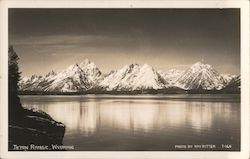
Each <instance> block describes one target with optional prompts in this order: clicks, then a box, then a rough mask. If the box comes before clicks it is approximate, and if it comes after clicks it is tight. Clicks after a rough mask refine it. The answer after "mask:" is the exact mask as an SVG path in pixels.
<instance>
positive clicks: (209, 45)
mask: <svg viewBox="0 0 250 159" xmlns="http://www.w3.org/2000/svg"><path fill="white" fill-rule="evenodd" d="M239 20H240V14H239V10H238V9H10V10H9V44H11V45H13V46H14V49H15V50H16V52H17V54H18V55H19V57H20V61H19V64H20V69H21V71H22V74H23V76H28V75H31V74H41V75H44V74H46V73H47V72H49V71H51V70H55V71H56V70H61V69H65V68H66V67H68V66H69V65H71V64H74V63H79V62H81V61H83V60H84V59H85V58H88V59H90V60H91V61H93V62H94V63H95V64H96V65H97V66H98V67H99V69H100V70H101V71H103V72H108V71H110V70H112V69H120V68H121V67H123V66H124V65H126V64H131V63H138V64H144V63H147V64H149V65H151V66H153V67H154V68H155V69H157V70H159V69H161V70H168V69H171V68H178V69H185V68H187V67H189V66H191V65H192V64H194V63H195V62H197V61H204V63H208V64H211V65H212V66H213V67H214V68H215V69H217V70H218V71H219V72H221V73H232V74H239V73H240V30H239V29H240V24H239Z"/></svg>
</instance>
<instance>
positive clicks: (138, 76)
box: [99, 64, 166, 91]
mask: <svg viewBox="0 0 250 159" xmlns="http://www.w3.org/2000/svg"><path fill="white" fill-rule="evenodd" d="M165 85H166V81H165V80H164V79H163V78H162V77H161V76H160V74H159V73H157V72H156V71H155V70H154V69H153V68H152V67H151V66H149V65H147V64H144V65H143V66H140V65H138V64H131V65H126V66H125V67H123V68H122V69H120V70H118V71H113V72H112V73H110V74H109V76H107V77H105V78H104V79H103V81H101V82H100V84H99V86H101V87H103V88H106V89H107V90H108V91H110V90H119V91H122V90H126V91H131V90H146V89H161V88H165Z"/></svg>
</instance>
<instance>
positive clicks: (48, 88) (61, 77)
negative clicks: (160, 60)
mask: <svg viewBox="0 0 250 159" xmlns="http://www.w3.org/2000/svg"><path fill="white" fill-rule="evenodd" d="M183 93H205V94H214V93H223V94H235V93H240V76H239V75H238V76H237V75H230V74H220V73H219V72H218V71H216V70H215V69H214V68H212V66H211V65H208V64H203V63H201V62H197V63H195V64H194V65H192V66H191V67H190V68H188V69H186V70H176V69H171V70H169V71H156V70H155V69H154V68H153V67H151V66H150V65H147V64H144V65H138V64H131V65H126V66H124V67H123V68H122V69H120V70H116V71H111V72H110V73H109V74H103V73H101V71H100V70H99V69H98V67H97V66H96V65H95V64H94V63H93V62H91V61H89V60H88V59H86V60H84V61H83V62H82V63H80V64H74V65H71V66H69V67H68V68H66V69H65V70H62V71H59V72H54V71H51V72H49V73H48V74H47V75H45V76H39V75H32V76H31V77H23V78H21V81H20V82H19V94H38V95H39V94H41V95H44V94H48V95H53V94H54V95H64V94H65V95H78V94H183Z"/></svg>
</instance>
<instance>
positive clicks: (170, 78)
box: [158, 69, 184, 85]
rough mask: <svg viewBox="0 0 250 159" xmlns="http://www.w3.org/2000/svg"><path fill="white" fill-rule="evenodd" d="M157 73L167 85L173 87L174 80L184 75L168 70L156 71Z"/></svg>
mask: <svg viewBox="0 0 250 159" xmlns="http://www.w3.org/2000/svg"><path fill="white" fill-rule="evenodd" d="M158 73H159V74H160V75H161V76H162V77H163V78H164V79H165V81H167V82H169V84H171V85H173V84H174V83H175V82H176V80H177V79H178V78H179V77H180V76H181V75H182V74H183V73H184V71H183V70H177V69H170V70H168V71H161V70H160V71H158Z"/></svg>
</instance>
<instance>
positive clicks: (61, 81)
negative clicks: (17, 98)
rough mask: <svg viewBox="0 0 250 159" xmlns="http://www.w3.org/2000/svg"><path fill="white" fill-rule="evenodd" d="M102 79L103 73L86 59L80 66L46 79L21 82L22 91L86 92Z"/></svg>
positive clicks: (72, 66)
mask: <svg viewBox="0 0 250 159" xmlns="http://www.w3.org/2000/svg"><path fill="white" fill-rule="evenodd" d="M102 78H103V77H102V73H101V72H100V70H99V69H98V68H97V66H96V65H95V64H94V63H93V62H91V61H89V60H88V59H86V60H84V61H83V62H82V63H80V64H79V65H78V64H74V65H71V66H69V67H68V68H67V69H65V70H62V71H60V72H58V73H55V72H54V71H51V72H49V73H48V74H47V75H45V76H44V77H42V76H35V77H33V76H31V78H30V79H28V80H27V78H24V80H26V81H24V80H21V82H20V90H30V91H33V90H38V91H52V92H53V91H59V92H76V91H84V90H88V89H91V88H92V87H95V86H96V85H97V83H98V82H99V80H101V79H102ZM27 81H28V83H27ZM24 83H26V84H24ZM37 86H39V87H37ZM33 88H36V89H33Z"/></svg>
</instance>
